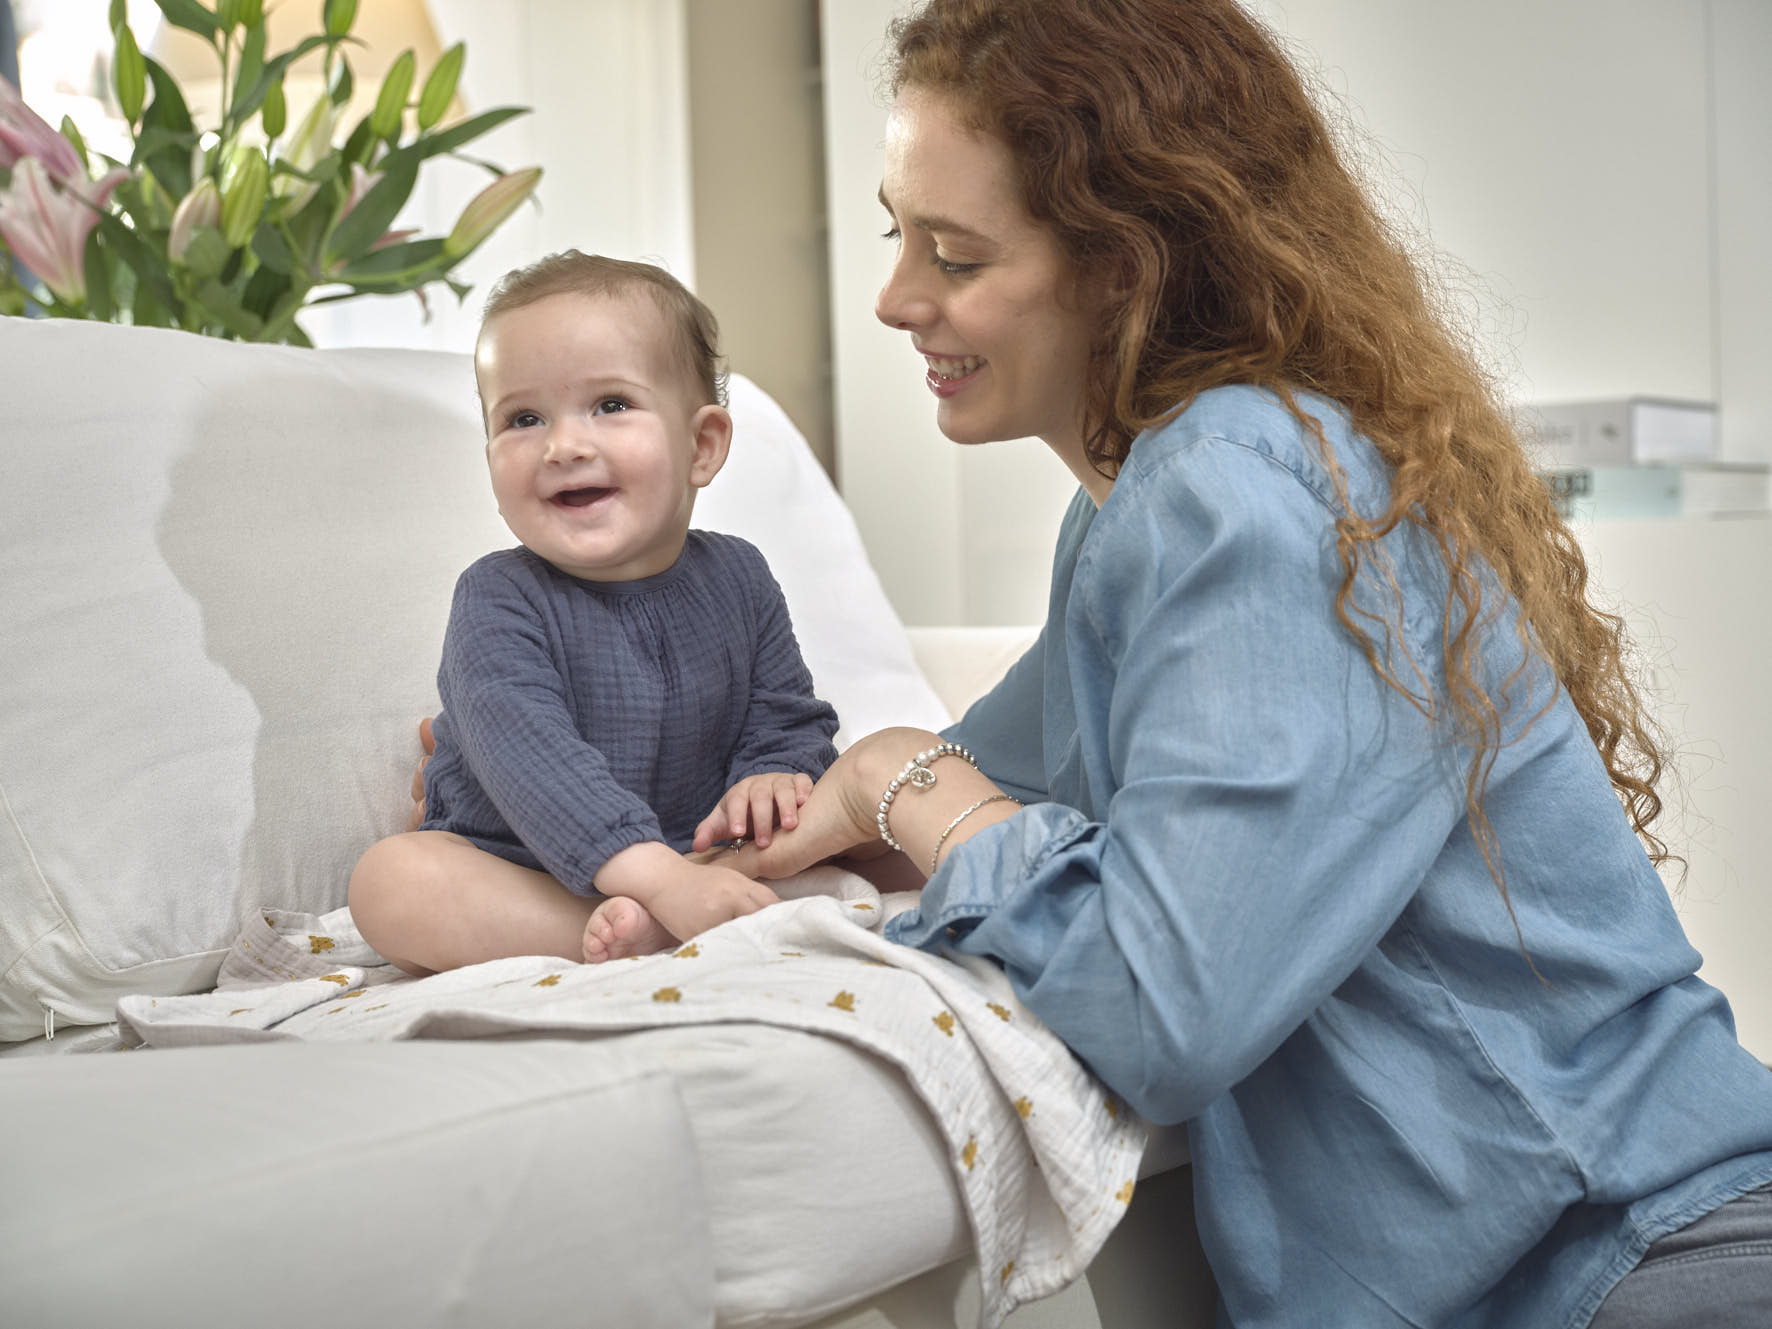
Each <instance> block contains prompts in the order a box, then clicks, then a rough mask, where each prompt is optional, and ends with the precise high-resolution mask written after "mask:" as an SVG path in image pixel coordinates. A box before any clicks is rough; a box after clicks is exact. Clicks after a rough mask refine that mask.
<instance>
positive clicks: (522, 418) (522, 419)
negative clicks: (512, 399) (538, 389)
mask: <svg viewBox="0 0 1772 1329" xmlns="http://www.w3.org/2000/svg"><path fill="white" fill-rule="evenodd" d="M540 423H541V417H540V416H539V415H537V414H536V413H535V412H534V411H513V412H511V420H510V424H511V428H513V429H530V428H533V427H534V426H536V425H538V424H540Z"/></svg>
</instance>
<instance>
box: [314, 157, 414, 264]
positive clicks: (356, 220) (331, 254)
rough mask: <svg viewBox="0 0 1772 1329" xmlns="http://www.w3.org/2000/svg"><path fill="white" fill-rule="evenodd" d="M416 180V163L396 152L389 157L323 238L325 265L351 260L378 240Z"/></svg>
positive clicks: (401, 206)
mask: <svg viewBox="0 0 1772 1329" xmlns="http://www.w3.org/2000/svg"><path fill="white" fill-rule="evenodd" d="M397 159H398V160H397ZM416 183H418V162H417V161H415V160H413V159H410V158H405V159H401V158H400V154H399V153H395V154H393V155H392V156H390V157H389V158H388V161H387V166H386V173H385V174H384V175H383V176H382V178H381V179H380V180H377V181H376V182H375V184H374V186H373V187H371V189H370V190H369V192H368V193H367V194H365V195H363V197H362V198H361V199H359V200H358V201H357V206H356V207H354V208H352V209H351V211H350V214H349V215H348V216H346V217H345V219H344V220H343V221H341V222H340V223H339V224H338V227H337V228H336V229H335V230H334V231H333V232H332V235H331V237H330V238H329V239H328V240H327V242H326V261H325V266H326V267H328V268H330V267H332V266H333V264H335V263H337V262H338V261H339V260H340V259H344V260H346V261H351V260H354V259H356V258H357V257H358V255H360V254H362V253H364V252H365V251H366V250H367V249H368V248H369V247H370V246H371V245H373V244H374V243H375V242H376V241H377V240H379V239H381V237H382V235H383V234H384V233H385V232H386V231H387V229H388V227H389V225H391V224H392V222H393V220H394V217H395V215H396V214H397V213H398V212H399V211H400V209H401V208H403V207H405V206H406V200H407V199H408V198H410V197H411V196H412V187H413V185H415V184H416Z"/></svg>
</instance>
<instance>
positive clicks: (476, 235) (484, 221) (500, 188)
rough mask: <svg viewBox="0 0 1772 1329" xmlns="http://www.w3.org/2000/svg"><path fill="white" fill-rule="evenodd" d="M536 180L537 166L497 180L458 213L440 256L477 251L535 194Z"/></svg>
mask: <svg viewBox="0 0 1772 1329" xmlns="http://www.w3.org/2000/svg"><path fill="white" fill-rule="evenodd" d="M540 180H541V167H539V166H531V167H529V168H527V169H526V170H521V171H511V172H509V173H508V174H506V175H501V176H499V177H498V179H496V180H494V181H493V182H492V183H491V184H489V185H487V186H486V188H484V189H482V190H481V191H480V192H479V193H478V194H476V195H474V197H473V198H472V199H471V200H469V202H468V206H467V207H465V208H463V209H462V212H461V216H460V217H458V218H456V221H455V227H454V229H453V230H451V231H450V232H449V237H448V239H446V240H444V241H443V252H444V253H445V254H447V255H448V256H449V257H450V258H461V257H462V256H463V255H464V254H467V253H470V252H471V251H473V250H474V249H477V248H478V247H479V245H480V242H481V241H483V240H484V239H486V237H487V236H489V235H491V234H492V233H493V232H494V231H496V230H497V229H498V228H499V227H500V226H502V225H503V224H504V222H505V219H506V218H507V217H509V216H510V215H511V214H512V213H513V212H515V211H516V210H517V208H518V207H519V206H520V205H521V204H522V202H523V200H524V199H526V198H528V197H529V196H530V195H531V194H533V193H534V192H535V186H536V184H537V183H538V182H539V181H540Z"/></svg>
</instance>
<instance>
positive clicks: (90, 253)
mask: <svg viewBox="0 0 1772 1329" xmlns="http://www.w3.org/2000/svg"><path fill="white" fill-rule="evenodd" d="M82 262H83V263H84V264H85V267H86V312H87V313H88V314H89V315H91V317H93V318H96V319H98V320H100V321H101V322H104V323H109V322H110V321H111V320H112V319H113V318H115V317H116V308H115V306H114V305H113V303H112V299H111V263H110V259H109V258H108V257H107V256H106V254H105V251H104V247H103V245H102V243H101V242H100V240H99V238H98V231H97V230H96V229H94V230H93V232H92V233H91V234H90V235H88V236H87V237H86V253H85V255H84V256H83V258H82Z"/></svg>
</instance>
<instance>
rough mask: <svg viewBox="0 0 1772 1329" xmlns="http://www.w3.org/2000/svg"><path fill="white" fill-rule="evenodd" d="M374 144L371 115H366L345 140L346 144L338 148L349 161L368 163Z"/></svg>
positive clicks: (340, 154)
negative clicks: (370, 121)
mask: <svg viewBox="0 0 1772 1329" xmlns="http://www.w3.org/2000/svg"><path fill="white" fill-rule="evenodd" d="M374 146H375V130H374V128H373V127H372V126H371V125H370V123H369V117H368V116H364V117H363V118H362V119H361V120H359V121H357V127H356V128H355V129H353V130H352V131H351V136H350V137H349V138H347V139H346V140H345V145H344V147H342V148H340V149H339V150H338V154H339V156H340V157H342V158H344V160H345V161H346V162H347V163H349V162H362V163H363V164H364V165H368V163H369V151H370V149H371V148H373V147H374Z"/></svg>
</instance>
